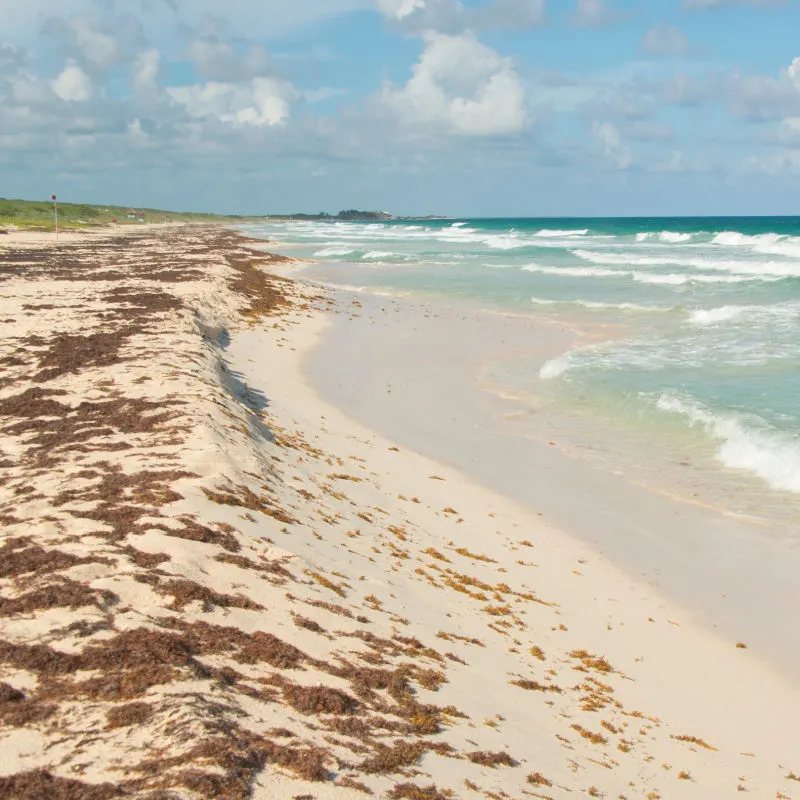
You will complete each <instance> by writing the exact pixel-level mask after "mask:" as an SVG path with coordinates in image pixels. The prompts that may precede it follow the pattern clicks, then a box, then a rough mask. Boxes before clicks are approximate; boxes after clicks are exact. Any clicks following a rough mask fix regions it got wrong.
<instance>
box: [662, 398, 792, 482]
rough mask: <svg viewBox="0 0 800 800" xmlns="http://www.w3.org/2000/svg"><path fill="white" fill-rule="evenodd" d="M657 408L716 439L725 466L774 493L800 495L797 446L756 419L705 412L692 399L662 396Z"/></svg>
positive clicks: (720, 457)
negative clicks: (744, 473)
mask: <svg viewBox="0 0 800 800" xmlns="http://www.w3.org/2000/svg"><path fill="white" fill-rule="evenodd" d="M656 406H657V407H658V408H659V409H660V410H662V411H666V412H671V413H673V414H680V415H682V416H684V417H686V418H688V420H689V422H690V424H691V425H695V426H699V427H701V428H702V429H703V430H704V431H705V432H706V433H707V434H709V435H710V436H712V437H713V438H714V439H717V440H718V441H719V442H720V444H719V446H718V448H717V458H718V459H719V460H720V461H721V462H722V463H723V464H725V465H726V466H728V467H732V468H735V469H743V470H747V471H749V472H752V473H754V474H755V475H758V477H759V478H761V479H762V480H764V481H766V483H767V484H769V485H770V486H771V487H772V488H773V489H783V490H788V491H790V492H800V442H799V441H798V439H797V437H796V436H792V435H790V434H788V433H786V432H784V431H779V430H776V429H774V428H771V427H770V426H768V425H767V424H766V423H765V422H764V421H763V420H760V419H758V418H756V417H755V416H751V417H749V418H748V417H745V416H744V415H738V414H733V413H727V414H726V413H717V412H712V411H710V410H708V409H707V408H705V407H703V406H702V405H701V404H700V403H698V402H697V401H695V400H694V399H693V398H690V397H687V396H682V395H679V394H678V393H675V392H665V393H663V394H662V395H660V397H659V398H658V399H657V401H656Z"/></svg>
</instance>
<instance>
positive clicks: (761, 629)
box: [309, 292, 800, 676]
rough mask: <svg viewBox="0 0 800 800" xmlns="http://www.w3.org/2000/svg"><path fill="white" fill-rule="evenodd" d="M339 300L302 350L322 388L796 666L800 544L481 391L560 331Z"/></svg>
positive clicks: (414, 306)
mask: <svg viewBox="0 0 800 800" xmlns="http://www.w3.org/2000/svg"><path fill="white" fill-rule="evenodd" d="M341 302H342V306H343V308H345V309H347V310H348V311H349V312H350V313H347V314H342V315H340V316H339V317H338V321H337V323H336V325H335V326H334V327H333V329H332V331H330V332H329V333H328V334H327V335H326V337H325V341H324V342H323V343H322V345H321V346H320V347H319V348H318V350H317V351H316V352H315V353H313V354H312V356H311V357H310V360H309V368H310V373H311V375H312V378H313V381H314V385H315V386H316V387H317V388H318V390H319V391H320V392H321V393H322V394H323V395H324V396H326V397H329V398H330V399H331V400H333V402H335V403H336V405H337V406H338V407H339V408H341V409H346V410H347V411H348V413H349V414H350V415H352V416H355V417H356V418H358V419H360V420H363V421H364V422H365V423H366V424H368V425H370V426H371V427H373V428H375V429H377V430H380V431H381V432H383V433H385V434H386V435H388V436H390V437H391V438H393V439H395V440H397V441H398V442H401V443H403V444H404V445H406V446H409V447H412V448H414V449H416V450H418V451H419V452H422V453H425V454H426V455H429V456H432V457H434V458H436V459H439V460H443V461H446V462H447V463H449V464H451V465H452V466H454V467H456V468H458V469H461V470H462V471H464V472H466V473H467V474H469V475H470V476H471V477H472V478H474V479H475V480H477V481H479V482H480V483H481V484H483V485H485V486H488V487H491V488H492V489H494V490H496V491H499V492H501V493H502V494H505V495H507V496H509V497H511V498H514V499H515V500H517V501H519V502H520V503H522V504H523V505H525V506H526V507H527V508H528V509H529V510H532V511H535V512H540V513H541V514H542V515H543V517H544V519H546V520H547V521H548V522H549V523H551V524H552V525H553V526H555V527H558V528H560V529H562V530H566V531H570V532H571V533H572V534H574V535H575V536H576V537H577V538H578V539H580V540H582V541H584V542H586V543H589V544H591V545H593V546H595V547H597V548H598V549H599V550H600V551H601V552H602V553H604V554H605V555H606V556H607V557H608V558H609V559H610V560H611V561H612V562H613V563H615V564H616V565H618V566H620V567H622V568H624V569H625V571H627V572H628V573H629V574H631V575H634V576H639V577H641V579H643V580H645V581H647V582H649V583H651V584H652V585H654V586H657V587H658V589H659V591H660V592H662V593H663V594H664V595H665V596H666V597H669V598H670V599H671V600H673V601H675V602H677V603H679V604H680V605H682V606H683V607H684V608H685V609H686V611H687V612H691V613H692V615H693V616H694V618H695V619H696V620H697V621H698V622H699V623H702V624H703V625H704V626H706V627H708V628H710V629H714V628H719V630H720V631H721V632H722V633H724V635H725V636H727V637H728V638H730V639H732V640H733V641H738V640H742V639H744V640H745V641H747V642H748V643H749V644H750V645H751V647H755V649H756V650H757V651H758V653H759V655H760V656H762V657H764V658H767V659H769V660H771V662H772V664H773V667H775V668H776V669H780V670H783V671H784V672H785V673H786V674H787V675H788V676H794V675H797V674H799V673H800V629H798V628H797V626H793V625H790V624H787V621H788V620H789V619H791V618H792V617H793V616H795V615H796V614H797V613H800V589H799V588H798V582H797V575H798V574H800V550H798V549H797V547H796V546H795V544H794V541H793V540H792V539H791V538H788V537H785V536H782V535H781V533H782V531H781V529H780V526H778V525H777V524H776V525H774V526H772V527H770V526H767V525H765V524H763V523H762V522H757V521H750V520H747V519H745V518H742V517H736V516H735V515H730V514H724V513H720V512H719V511H718V510H717V509H714V508H707V507H703V506H701V505H699V504H697V503H691V502H681V501H680V500H678V499H676V498H675V497H674V496H671V495H668V494H665V493H664V492H659V491H657V490H656V489H653V488H651V487H648V486H647V485H643V484H642V483H641V482H640V481H639V480H637V479H638V475H635V474H626V473H625V471H624V469H622V468H621V467H620V468H619V469H616V470H611V471H610V470H608V469H602V468H599V467H598V466H597V462H596V460H594V461H589V460H587V459H586V458H584V448H582V447H581V442H580V430H578V431H577V432H576V433H573V434H572V435H571V436H570V438H569V439H568V440H566V441H565V439H564V432H563V424H562V423H563V420H561V419H555V418H554V414H553V412H552V411H550V410H548V409H546V408H541V409H540V408H536V407H535V406H534V407H533V408H531V405H530V403H529V402H528V403H518V402H515V401H514V399H509V400H503V399H502V398H499V397H497V396H496V395H495V394H493V393H490V392H488V391H485V390H483V389H482V383H485V378H484V373H485V372H486V369H487V365H490V364H491V365H493V366H496V362H497V359H498V358H508V357H510V356H516V357H518V358H519V357H524V358H525V359H526V361H527V363H528V364H529V365H530V371H531V372H532V373H535V372H536V369H537V367H538V365H540V364H542V363H544V362H545V361H547V360H549V359H550V358H552V357H554V356H556V355H558V354H560V353H562V352H564V351H565V350H567V349H569V347H570V346H571V345H572V343H573V338H574V337H573V334H572V333H571V332H570V331H567V330H561V329H558V328H555V329H554V328H553V327H552V324H545V323H540V324H537V323H536V321H535V318H533V317H531V316H522V315H520V316H513V315H500V314H495V313H482V312H479V311H477V310H472V311H471V310H469V309H468V308H464V307H461V308H450V309H448V308H442V307H437V306H435V305H432V304H420V303H417V302H414V301H411V300H408V299H402V300H398V299H390V298H385V297H377V298H376V297H373V296H370V295H369V294H367V293H360V294H354V293H350V292H343V293H342V300H341ZM353 302H355V303H357V304H358V306H353V305H352V303H353ZM342 365H346V367H343V366H342ZM605 460H606V461H609V460H613V454H612V453H609V454H608V455H607V457H606V459H605Z"/></svg>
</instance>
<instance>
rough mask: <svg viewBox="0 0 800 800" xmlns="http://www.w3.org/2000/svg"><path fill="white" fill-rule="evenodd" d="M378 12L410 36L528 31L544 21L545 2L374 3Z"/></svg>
mask: <svg viewBox="0 0 800 800" xmlns="http://www.w3.org/2000/svg"><path fill="white" fill-rule="evenodd" d="M375 4H376V8H377V9H378V11H380V12H381V13H382V14H383V15H384V16H385V17H386V18H387V19H388V20H389V21H391V22H392V23H394V24H396V25H397V26H398V27H399V28H400V29H401V30H404V31H405V32H407V33H412V34H418V33H422V32H424V31H438V32H439V33H463V32H464V31H466V30H482V29H490V28H508V29H525V28H531V27H534V26H536V25H540V24H541V23H542V22H543V21H544V12H545V0H488V1H487V2H484V3H483V4H482V5H480V6H465V5H464V4H463V3H462V2H461V0H375Z"/></svg>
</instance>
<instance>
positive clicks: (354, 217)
mask: <svg viewBox="0 0 800 800" xmlns="http://www.w3.org/2000/svg"><path fill="white" fill-rule="evenodd" d="M267 219H271V220H301V221H302V220H306V221H321V222H325V221H336V222H387V221H390V220H410V219H413V220H420V219H447V218H446V217H441V216H434V215H432V214H431V215H429V216H425V217H397V216H395V215H394V214H392V213H390V212H389V211H358V210H357V209H355V208H350V209H347V210H345V211H340V212H339V213H338V214H328V213H327V212H325V211H321V212H320V213H319V214H304V213H301V214H267Z"/></svg>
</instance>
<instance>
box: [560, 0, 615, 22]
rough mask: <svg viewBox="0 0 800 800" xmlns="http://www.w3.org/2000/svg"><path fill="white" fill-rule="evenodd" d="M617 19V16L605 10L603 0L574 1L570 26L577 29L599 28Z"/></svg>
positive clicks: (613, 12) (607, 9) (611, 11)
mask: <svg viewBox="0 0 800 800" xmlns="http://www.w3.org/2000/svg"><path fill="white" fill-rule="evenodd" d="M618 17H619V14H618V13H617V12H616V11H613V10H611V9H609V8H607V7H606V5H605V3H604V1H603V0H576V4H575V13H574V14H573V16H572V24H573V25H576V26H577V27H579V28H599V27H601V26H602V25H608V24H609V23H611V22H614V20H616V19H617V18H618Z"/></svg>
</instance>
